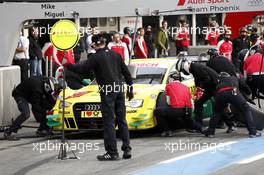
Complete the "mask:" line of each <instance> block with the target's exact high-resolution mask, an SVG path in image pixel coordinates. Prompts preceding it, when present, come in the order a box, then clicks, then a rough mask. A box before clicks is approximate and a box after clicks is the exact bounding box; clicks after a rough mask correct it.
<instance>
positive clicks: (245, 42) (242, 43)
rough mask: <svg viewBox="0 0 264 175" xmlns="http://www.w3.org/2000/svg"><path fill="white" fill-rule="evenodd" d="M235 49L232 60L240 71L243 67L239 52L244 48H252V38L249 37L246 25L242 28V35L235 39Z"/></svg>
mask: <svg viewBox="0 0 264 175" xmlns="http://www.w3.org/2000/svg"><path fill="white" fill-rule="evenodd" d="M232 43H233V51H232V62H233V64H234V65H235V67H236V70H237V71H239V70H240V67H241V63H240V60H239V58H238V54H239V52H240V51H241V50H243V49H249V48H250V39H249V37H248V31H247V28H246V27H242V28H241V29H240V36H239V37H238V38H235V39H234V40H233V42H232Z"/></svg>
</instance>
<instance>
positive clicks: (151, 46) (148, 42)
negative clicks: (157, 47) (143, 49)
mask: <svg viewBox="0 0 264 175" xmlns="http://www.w3.org/2000/svg"><path fill="white" fill-rule="evenodd" d="M144 40H145V42H146V45H147V48H148V52H153V51H154V37H153V35H152V34H151V33H150V34H145V35H144Z"/></svg>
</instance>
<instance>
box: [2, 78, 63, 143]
mask: <svg viewBox="0 0 264 175" xmlns="http://www.w3.org/2000/svg"><path fill="white" fill-rule="evenodd" d="M61 88H62V87H61V86H60V83H59V82H58V81H57V80H56V79H54V78H47V77H44V76H38V77H35V76H33V77H30V78H28V79H26V80H25V81H23V82H22V83H20V84H19V85H18V86H17V87H16V88H15V89H14V90H13V92H12V96H13V97H14V99H15V101H16V103H17V106H18V109H19V111H20V112H21V114H20V115H19V116H18V117H17V118H16V119H15V120H14V122H12V125H11V126H10V127H8V128H6V129H5V131H4V137H5V139H7V140H19V138H17V137H16V136H15V135H12V133H17V131H18V130H19V129H20V128H21V125H22V124H23V123H24V122H25V121H26V120H27V119H28V118H29V117H30V110H29V103H30V104H31V105H32V112H33V115H34V117H35V118H36V120H37V121H38V122H40V125H39V128H38V130H37V133H36V134H37V136H46V135H51V134H52V133H51V131H50V128H49V127H48V126H47V124H46V122H47V121H46V111H47V110H51V109H52V107H53V106H54V105H55V101H56V97H55V96H54V95H55V94H58V93H59V91H60V89H61Z"/></svg>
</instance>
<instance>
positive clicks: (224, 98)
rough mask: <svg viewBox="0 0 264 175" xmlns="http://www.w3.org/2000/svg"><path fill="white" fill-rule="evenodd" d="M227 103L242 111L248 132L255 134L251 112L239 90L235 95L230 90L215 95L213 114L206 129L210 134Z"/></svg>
mask: <svg viewBox="0 0 264 175" xmlns="http://www.w3.org/2000/svg"><path fill="white" fill-rule="evenodd" d="M228 103H229V104H232V105H233V106H234V107H235V108H237V109H238V110H240V111H241V112H242V114H243V116H244V117H245V121H246V126H247V129H248V131H249V134H256V127H255V125H254V122H253V117H252V112H251V110H250V107H249V105H248V104H247V101H246V100H245V99H244V97H243V96H242V94H241V93H240V92H238V93H237V95H233V94H232V91H225V92H221V93H217V94H216V95H215V114H214V116H213V117H212V118H211V119H210V123H209V129H208V130H209V132H210V134H214V133H215V127H216V125H217V123H218V121H219V119H220V117H221V113H222V112H223V110H224V109H225V107H226V106H227V104H228Z"/></svg>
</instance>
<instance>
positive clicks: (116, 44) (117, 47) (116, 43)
mask: <svg viewBox="0 0 264 175" xmlns="http://www.w3.org/2000/svg"><path fill="white" fill-rule="evenodd" d="M108 48H109V49H110V50H112V51H114V52H116V53H118V54H119V55H120V56H121V57H122V59H123V60H124V61H128V60H129V52H128V49H127V45H126V43H124V42H122V41H121V38H120V34H119V33H117V32H116V33H114V34H113V41H112V42H110V43H109V44H108Z"/></svg>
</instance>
